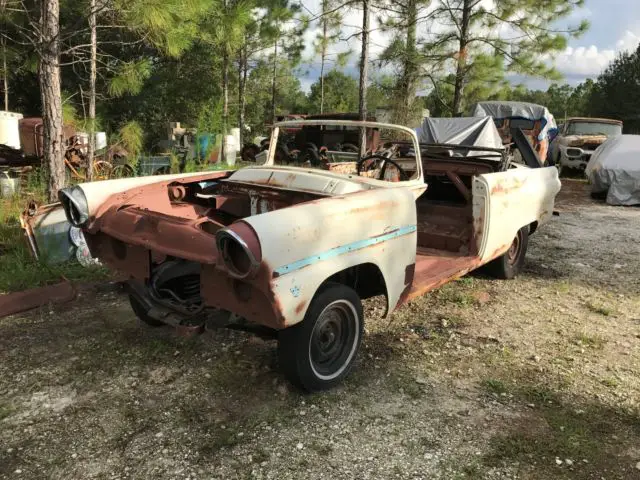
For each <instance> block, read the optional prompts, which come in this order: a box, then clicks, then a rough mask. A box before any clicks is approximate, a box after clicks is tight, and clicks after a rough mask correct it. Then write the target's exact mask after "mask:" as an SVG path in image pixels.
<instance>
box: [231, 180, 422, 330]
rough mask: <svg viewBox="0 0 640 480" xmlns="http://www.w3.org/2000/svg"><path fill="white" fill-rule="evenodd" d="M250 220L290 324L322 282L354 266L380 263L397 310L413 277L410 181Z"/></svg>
mask: <svg viewBox="0 0 640 480" xmlns="http://www.w3.org/2000/svg"><path fill="white" fill-rule="evenodd" d="M243 221H244V222H246V223H248V224H249V225H251V227H252V228H253V229H254V231H255V232H256V234H257V235H258V238H259V240H260V245H261V249H262V259H263V262H266V263H267V264H268V267H269V270H270V271H271V272H272V278H271V290H272V291H273V293H274V297H275V299H274V301H275V302H277V303H278V305H279V308H280V310H281V312H282V314H283V317H284V321H285V325H293V324H295V323H297V322H299V321H301V320H302V319H303V318H304V315H305V313H306V310H307V308H308V306H309V304H310V302H311V300H312V299H313V297H314V296H315V294H316V292H317V290H318V288H319V287H320V286H321V285H322V284H323V283H324V282H325V281H326V280H327V279H328V278H329V277H331V276H332V275H334V274H335V273H337V272H340V271H342V270H345V269H347V268H349V267H353V266H357V265H361V264H365V263H372V264H374V265H376V266H377V267H378V268H379V270H380V272H381V274H382V277H383V279H384V282H385V286H386V293H387V303H388V306H387V307H388V310H389V311H391V310H393V308H395V306H396V305H397V303H398V300H399V298H400V296H401V294H402V292H403V291H404V290H405V288H407V286H408V285H410V284H411V281H412V279H413V277H412V272H413V269H412V268H413V266H414V265H415V255H416V243H417V233H416V206H415V193H414V191H413V190H412V189H410V188H405V187H389V188H380V189H372V190H368V191H364V192H358V193H354V194H350V195H345V196H339V197H331V198H326V199H321V200H315V201H312V202H308V203H304V204H300V205H296V206H294V207H290V208H285V209H281V210H277V211H274V212H269V213H264V214H260V215H255V216H252V217H249V218H245V219H244V220H243Z"/></svg>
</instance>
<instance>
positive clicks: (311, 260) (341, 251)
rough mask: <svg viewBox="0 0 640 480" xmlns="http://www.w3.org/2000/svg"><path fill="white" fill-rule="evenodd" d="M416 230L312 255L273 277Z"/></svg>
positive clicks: (411, 227) (397, 231)
mask: <svg viewBox="0 0 640 480" xmlns="http://www.w3.org/2000/svg"><path fill="white" fill-rule="evenodd" d="M416 230H417V227H416V225H408V226H406V227H400V228H396V229H395V230H393V231H391V232H388V233H383V234H382V235H377V236H375V237H371V238H366V239H364V240H358V241H357V242H353V243H348V244H347V245H343V246H341V247H335V248H332V249H331V250H327V251H326V252H323V253H319V254H317V255H311V256H310V257H306V258H303V259H301V260H297V261H295V262H292V263H289V264H287V265H283V266H281V267H278V268H276V269H275V270H274V271H273V276H274V277H279V276H280V275H284V274H286V273H291V272H294V271H296V270H300V269H301V268H304V267H307V266H309V265H311V264H313V263H316V262H322V261H324V260H329V259H330V258H335V257H337V256H340V255H343V254H345V253H349V252H353V251H354V250H360V249H362V248H366V247H369V246H371V245H375V244H377V243H381V242H386V241H387V240H391V239H393V238H397V237H401V236H403V235H408V234H410V233H413V232H415V231H416Z"/></svg>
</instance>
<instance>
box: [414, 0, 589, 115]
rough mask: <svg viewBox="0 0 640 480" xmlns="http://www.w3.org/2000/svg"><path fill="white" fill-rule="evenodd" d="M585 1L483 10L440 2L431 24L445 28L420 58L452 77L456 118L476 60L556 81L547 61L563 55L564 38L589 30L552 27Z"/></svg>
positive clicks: (469, 2)
mask: <svg viewBox="0 0 640 480" xmlns="http://www.w3.org/2000/svg"><path fill="white" fill-rule="evenodd" d="M583 4H584V0H539V1H532V0H495V1H494V4H493V6H492V8H490V9H487V8H486V7H485V3H484V2H482V0H438V3H437V5H436V8H435V10H434V11H433V12H432V13H431V16H430V18H431V21H433V22H435V23H436V24H438V25H439V26H440V28H441V29H442V27H444V28H443V29H442V31H441V32H440V33H437V34H435V35H434V36H433V38H432V39H431V40H430V41H429V42H427V43H425V45H424V46H423V49H424V54H425V56H427V57H428V58H430V59H431V61H432V62H434V63H435V64H436V65H437V66H438V67H437V68H440V69H442V70H445V71H446V70H448V69H449V68H451V67H452V69H453V71H454V72H455V73H454V75H455V76H454V92H453V104H452V106H451V109H452V111H453V113H454V114H455V115H460V114H461V113H462V110H463V97H464V94H465V87H466V86H467V83H468V77H469V74H470V71H471V69H472V67H473V64H474V61H475V58H476V57H477V56H478V55H493V56H496V57H501V58H502V59H503V66H504V70H503V71H504V72H515V73H520V74H524V75H528V76H535V77H541V78H548V79H558V78H559V73H558V72H557V71H556V70H555V68H554V67H552V66H549V64H548V63H547V61H546V58H547V56H548V55H550V54H553V53H555V52H558V51H561V50H563V49H564V48H565V47H566V45H567V38H568V37H570V36H578V35H580V34H581V33H583V32H584V31H585V30H586V29H587V28H588V23H587V22H586V21H583V22H581V23H580V24H579V25H577V26H574V27H569V28H567V29H562V30H558V29H555V28H554V27H553V25H554V23H555V22H557V21H558V20H559V19H562V18H564V17H567V16H568V15H569V14H571V12H572V11H573V10H574V9H575V8H577V7H581V6H582V5H583Z"/></svg>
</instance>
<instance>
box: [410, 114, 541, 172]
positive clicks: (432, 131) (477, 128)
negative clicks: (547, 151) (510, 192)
mask: <svg viewBox="0 0 640 480" xmlns="http://www.w3.org/2000/svg"><path fill="white" fill-rule="evenodd" d="M415 131H416V135H417V136H418V140H419V142H420V147H421V149H422V155H423V156H425V155H427V154H431V155H435V154H439V155H440V156H448V157H451V158H452V159H454V158H460V157H467V158H469V159H471V158H473V159H474V160H477V159H481V158H482V159H484V160H485V161H487V162H489V163H490V164H493V165H494V169H495V170H494V171H503V170H506V169H508V168H510V167H511V168H512V167H516V166H518V165H519V166H522V165H521V164H524V165H526V166H528V167H532V168H538V167H540V166H541V165H542V162H541V161H540V159H539V158H538V156H537V154H536V152H535V151H534V150H533V148H532V146H531V144H530V143H529V142H528V141H527V139H526V137H525V135H524V134H523V133H522V132H518V131H515V132H513V138H512V143H509V144H506V145H505V144H503V142H502V137H501V135H500V132H499V131H498V129H497V128H496V126H495V123H494V122H493V120H492V119H491V118H490V117H458V118H435V117H427V118H425V119H424V120H423V122H422V125H421V126H420V127H418V128H416V130H415ZM516 157H517V159H518V160H516Z"/></svg>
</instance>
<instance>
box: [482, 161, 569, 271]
mask: <svg viewBox="0 0 640 480" xmlns="http://www.w3.org/2000/svg"><path fill="white" fill-rule="evenodd" d="M559 191H560V180H559V179H558V170H557V169H556V168H555V167H545V168H514V169H511V170H508V171H506V172H498V173H490V174H485V175H479V176H477V177H475V178H474V180H473V216H474V235H475V239H476V242H477V244H476V247H477V249H478V255H479V256H480V258H481V261H482V263H486V262H488V261H489V260H492V259H493V258H496V257H498V256H500V255H502V254H503V253H504V252H506V251H507V250H508V249H509V246H510V245H511V243H512V242H513V239H514V238H515V236H516V234H517V232H518V230H519V229H520V228H522V227H524V226H528V225H531V224H532V223H534V222H537V223H538V225H542V224H544V223H546V222H548V221H549V220H550V219H551V217H552V216H553V206H554V202H555V197H556V195H557V194H558V192H559Z"/></svg>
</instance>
